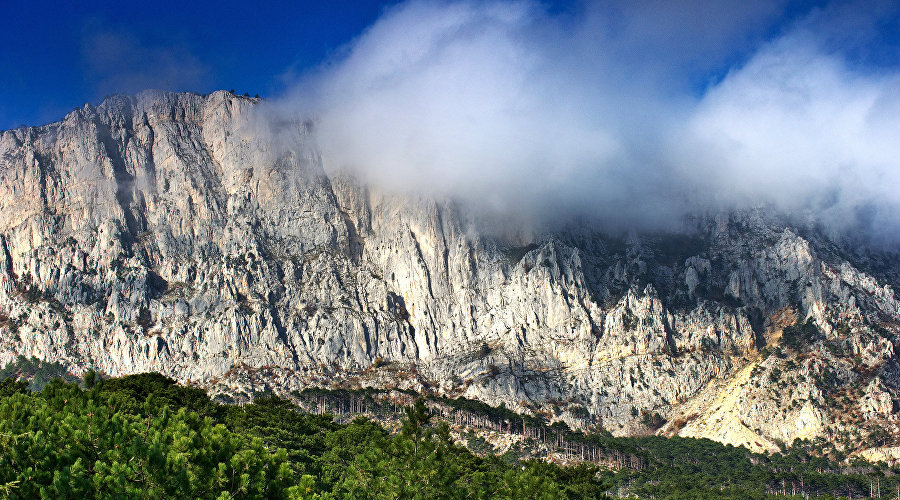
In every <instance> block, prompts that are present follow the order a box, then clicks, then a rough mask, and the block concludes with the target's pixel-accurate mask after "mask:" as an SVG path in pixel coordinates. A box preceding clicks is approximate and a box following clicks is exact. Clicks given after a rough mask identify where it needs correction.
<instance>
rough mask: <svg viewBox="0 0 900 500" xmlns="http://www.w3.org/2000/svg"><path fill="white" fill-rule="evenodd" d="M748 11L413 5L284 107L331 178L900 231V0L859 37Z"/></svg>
mask: <svg viewBox="0 0 900 500" xmlns="http://www.w3.org/2000/svg"><path fill="white" fill-rule="evenodd" d="M744 3H748V2H699V1H697V2H692V1H685V2H674V3H673V2H649V3H644V4H642V6H641V7H640V8H635V7H632V6H631V5H632V4H631V3H629V2H609V3H606V4H603V5H599V4H597V3H585V4H576V5H573V6H571V8H569V9H567V10H566V9H564V10H562V11H559V12H551V11H549V10H548V9H547V8H546V7H545V6H544V5H542V4H539V3H536V2H530V1H520V2H507V1H502V2H467V1H458V2H438V1H411V2H406V3H402V4H399V5H397V6H395V7H393V8H391V9H388V10H387V11H385V12H384V14H383V15H382V17H381V18H380V19H379V20H378V21H377V22H376V23H375V24H373V25H372V26H370V27H369V28H368V29H367V30H366V31H365V32H363V33H362V34H360V36H359V37H357V38H356V39H355V40H353V41H352V42H351V43H349V44H348V45H347V46H346V47H344V49H343V50H342V51H340V53H338V54H336V55H335V57H334V58H333V59H332V60H330V61H328V62H327V63H326V64H324V65H322V66H321V67H319V68H317V69H316V70H315V71H313V72H310V73H309V74H307V75H305V76H304V77H303V78H301V79H300V80H299V81H297V82H296V84H295V85H293V86H292V88H291V90H290V91H289V92H287V93H286V94H285V95H284V96H282V97H281V98H279V99H275V100H274V101H272V103H270V108H274V109H275V110H277V113H274V114H278V115H282V116H283V115H284V114H287V115H290V116H298V117H304V119H305V118H311V119H312V122H313V123H314V127H313V130H314V136H315V141H316V143H317V145H318V147H319V149H320V150H321V153H322V156H323V158H324V161H325V166H326V169H327V170H329V171H332V172H338V171H340V172H350V173H352V174H354V175H356V176H358V177H360V178H362V179H363V180H365V181H367V182H370V183H373V184H375V185H378V186H380V187H382V188H384V189H387V190H392V191H398V192H408V191H412V192H416V193H421V194H425V195H428V196H435V197H444V198H452V199H455V200H458V201H460V202H461V203H463V204H465V205H466V206H469V207H473V208H474V209H475V210H476V211H478V212H480V213H483V214H485V216H486V217H488V218H495V219H499V220H504V221H508V220H516V221H520V222H522V223H524V224H530V225H532V226H535V227H553V226H555V225H559V224H562V223H565V221H571V220H573V219H574V218H578V219H579V220H589V221H593V222H596V223H598V224H600V225H601V226H602V227H604V228H607V229H610V230H623V229H637V230H666V229H670V228H672V227H674V226H675V225H677V224H678V223H679V221H681V220H682V219H683V218H684V216H685V215H688V214H697V213H706V212H710V211H719V210H731V209H742V208H751V207H759V206H771V207H773V208H775V209H778V210H781V211H784V212H786V213H789V214H799V215H801V216H802V217H805V218H810V217H811V218H812V219H813V220H814V221H815V222H816V223H820V224H822V225H824V226H826V227H828V228H830V229H832V230H833V231H838V232H840V231H855V232H864V233H869V234H870V235H873V236H875V237H877V238H879V239H882V240H887V241H889V242H891V243H892V244H895V243H898V242H900V217H898V215H900V168H898V163H900V70H898V67H897V65H896V60H894V61H893V64H894V65H893V66H891V65H890V64H880V63H878V57H876V56H878V55H879V54H881V55H883V52H884V50H883V49H882V48H880V47H878V46H877V40H878V36H877V26H878V25H879V23H881V22H883V21H884V20H885V19H896V18H897V15H898V12H897V8H896V7H895V6H893V5H891V3H890V2H884V3H880V4H876V3H871V4H870V3H861V4H858V5H857V7H858V8H859V9H861V10H863V11H865V12H867V13H868V14H867V15H856V16H855V17H853V19H851V21H852V22H850V23H849V24H850V25H852V26H854V30H853V31H852V32H850V31H848V30H842V29H841V28H840V26H842V23H841V20H846V19H848V14H847V12H855V11H852V10H849V9H847V8H846V4H841V5H838V4H834V5H829V4H823V5H821V6H819V7H816V8H810V9H808V10H806V11H802V10H798V9H797V8H796V6H794V7H793V8H792V9H788V7H790V5H788V2H749V3H752V4H753V5H744ZM708 4H713V5H708ZM875 6H877V7H878V9H876V8H874V7H875ZM788 11H790V12H793V14H791V16H792V17H791V16H788V15H787V14H785V12H788ZM773 33H775V34H774V35H773ZM873 40H874V41H873ZM888 59H890V58H888ZM270 111H272V109H270Z"/></svg>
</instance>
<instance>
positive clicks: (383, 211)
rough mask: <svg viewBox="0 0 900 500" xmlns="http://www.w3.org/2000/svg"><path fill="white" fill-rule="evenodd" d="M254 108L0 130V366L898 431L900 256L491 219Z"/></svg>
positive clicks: (789, 232) (595, 418) (737, 427)
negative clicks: (357, 165) (497, 232)
mask: <svg viewBox="0 0 900 500" xmlns="http://www.w3.org/2000/svg"><path fill="white" fill-rule="evenodd" d="M259 109H261V107H260V104H259V103H258V101H257V100H256V99H251V98H243V97H239V96H235V95H232V94H230V93H227V92H221V91H220V92H216V93H213V94H210V95H207V96H201V95H195V94H173V93H161V92H145V93H142V94H139V95H137V96H133V97H128V96H116V97H113V98H109V99H107V100H106V101H104V102H103V103H102V104H100V105H99V106H96V107H95V106H91V105H85V106H84V107H82V108H78V109H76V110H75V111H73V112H72V113H70V114H69V115H68V116H66V117H65V118H64V119H63V120H62V121H60V122H57V123H53V124H50V125H47V126H43V127H30V128H19V129H15V130H9V131H5V132H2V133H0V251H2V253H0V365H3V364H7V363H10V362H12V361H13V360H14V359H15V358H16V356H18V355H24V356H31V357H36V358H39V359H43V360H46V361H50V362H54V361H59V362H62V363H64V364H66V365H68V366H70V367H71V368H72V369H73V370H74V371H76V372H77V371H81V370H85V369H87V368H90V367H92V368H95V369H97V370H98V371H101V372H103V373H107V374H110V375H119V374H125V373H134V372H143V371H151V370H152V371H158V372H161V373H164V374H167V375H170V376H172V377H174V378H176V379H178V380H181V381H185V382H190V383H194V384H197V385H200V386H203V387H205V388H207V389H208V390H209V391H211V393H215V394H220V395H221V397H222V398H225V399H230V400H240V399H242V398H248V397H251V395H252V393H253V391H256V390H262V389H264V388H269V389H272V390H275V391H276V392H289V391H292V390H296V389H300V388H303V387H306V386H310V385H320V386H338V385H344V386H351V387H353V386H395V385H396V386H401V387H406V388H413V389H416V390H420V391H433V392H436V393H440V394H445V395H451V396H452V395H464V396H466V397H471V398H476V399H480V400H483V401H485V402H488V403H491V404H500V403H503V404H506V405H507V406H508V407H511V408H516V409H517V410H519V411H526V412H539V413H544V414H546V415H547V416H548V417H549V418H552V419H560V420H564V421H566V422H568V423H570V424H572V425H575V426H578V427H586V428H600V427H602V428H605V429H608V430H609V431H611V432H613V433H614V434H617V435H623V434H635V433H645V432H660V433H663V434H676V433H677V434H681V435H686V436H697V437H709V438H711V439H715V440H718V441H722V442H726V443H733V444H742V445H745V446H748V447H750V448H752V449H757V450H772V449H775V448H777V447H778V446H780V445H781V444H790V443H791V442H792V441H793V440H794V439H796V438H801V439H819V438H821V439H824V440H828V441H833V442H838V443H841V446H844V447H846V448H848V449H851V448H852V449H861V448H871V447H876V446H877V447H883V446H888V445H892V444H893V445H895V444H897V442H896V441H895V440H894V438H893V436H897V435H898V434H900V428H898V418H897V413H896V411H895V409H896V406H897V404H896V400H897V398H898V394H900V392H898V391H900V365H898V363H897V356H896V352H895V350H896V345H897V340H898V337H897V335H898V333H900V303H898V299H897V298H896V297H895V292H894V290H895V288H896V286H897V276H898V269H900V262H898V260H897V258H896V255H893V254H889V253H879V252H876V251H872V252H868V251H865V252H863V251H860V252H856V251H854V252H848V251H847V250H846V246H841V245H839V244H835V243H834V242H832V241H831V240H829V239H827V238H825V237H823V236H821V235H820V234H819V233H818V232H816V231H815V230H814V228H808V227H801V226H797V225H794V224H791V223H789V222H787V221H786V220H782V219H780V218H778V217H776V216H774V215H771V214H768V213H766V212H765V211H763V210H756V211H745V212H740V213H730V214H720V215H717V216H709V217H699V218H697V219H696V220H694V221H691V222H689V223H688V224H687V226H688V227H687V228H686V229H685V230H683V231H679V232H678V233H677V234H676V233H673V234H632V235H628V236H625V237H614V236H609V235H604V234H601V233H597V232H594V231H591V230H589V229H585V228H573V227H569V228H566V229H560V230H559V231H557V232H554V233H548V234H542V235H539V236H535V237H533V238H529V239H528V240H523V239H522V238H519V239H512V238H498V237H493V236H490V235H489V234H487V233H482V232H479V231H478V225H477V224H476V223H474V222H473V221H472V219H471V217H470V216H468V215H467V214H466V213H465V211H464V210H463V208H462V207H459V206H457V205H456V204H454V203H453V202H451V201H439V200H431V199H426V198H423V197H415V196H403V195H397V194H391V193H387V192H383V191H381V190H379V189H377V188H375V187H373V186H363V185H360V184H359V183H358V182H356V181H355V180H354V179H352V178H350V177H348V176H344V175H340V174H336V173H332V172H326V170H325V169H324V168H323V161H322V159H321V158H320V157H319V155H318V154H317V152H316V149H315V148H314V146H313V145H312V140H311V138H310V128H311V127H312V125H311V124H309V123H302V122H298V123H284V122H272V121H266V120H262V119H261V118H260V116H261V115H260V113H259V112H258V110H259ZM872 453H874V452H872Z"/></svg>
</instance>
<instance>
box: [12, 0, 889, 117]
mask: <svg viewBox="0 0 900 500" xmlns="http://www.w3.org/2000/svg"><path fill="white" fill-rule="evenodd" d="M5 3H6V4H5V5H2V9H0V11H2V16H0V18H2V19H0V90H2V97H0V129H8V128H12V127H16V126H19V125H20V124H27V125H41V124H44V123H48V122H51V121H54V120H57V119H59V118H61V117H62V116H63V115H65V113H67V112H68V111H70V110H71V109H72V108H73V107H76V106H79V105H81V104H83V103H85V102H98V101H99V100H100V99H102V98H103V97H104V96H106V95H109V94H113V93H118V92H125V93H134V92H137V91H139V90H142V89H145V88H162V89H169V90H189V91H196V92H209V91H213V90H216V89H234V90H236V91H237V92H239V93H244V92H249V93H250V94H251V95H253V94H257V93H258V94H260V95H262V96H271V95H276V94H278V93H279V92H280V91H282V90H283V89H284V88H285V87H286V86H287V85H289V83H290V82H292V81H294V80H295V79H296V78H297V77H298V76H299V75H302V74H303V73H304V72H305V71H308V70H309V69H311V68H314V67H316V66H317V65H319V64H321V63H322V62H323V61H325V60H327V59H328V58H329V57H332V56H334V55H335V53H336V52H337V51H338V50H339V49H340V48H341V47H344V46H346V45H347V44H349V43H350V42H352V41H353V39H354V38H355V37H357V36H359V35H360V34H361V33H362V32H363V31H364V30H365V28H366V27H368V26H371V25H372V24H373V23H374V22H375V21H376V20H378V19H379V17H380V16H381V14H383V12H384V10H385V8H388V7H390V6H391V5H393V4H396V3H398V2H396V1H383V0H357V1H343V0H335V1H297V2H290V1H285V2H261V3H260V5H255V4H254V3H252V2H235V1H231V0H220V1H217V2H195V1H187V0H182V1H180V2H172V1H165V0H158V1H145V2H144V1H142V2H132V1H124V2H123V1H120V0H119V1H54V2H47V1H40V0H38V1H22V2H12V1H9V0H7V1H6V2H5ZM542 3H543V4H544V5H545V6H547V9H548V10H551V11H557V12H558V11H569V10H570V11H573V12H576V14H575V15H577V11H579V10H581V11H583V10H585V5H587V6H589V7H596V6H598V5H601V2H584V3H583V4H582V3H581V2H578V1H577V0H563V1H550V2H547V1H545V2H542ZM645 3H647V4H648V5H649V4H650V3H655V4H656V5H655V7H653V8H652V9H651V10H654V9H655V11H656V14H659V13H660V12H661V11H664V10H665V8H662V9H661V8H659V4H660V2H645ZM665 3H666V2H662V4H665ZM692 3H693V4H697V2H692V1H691V0H688V1H687V2H685V5H686V6H687V7H685V8H684V9H682V8H680V7H679V8H678V9H677V10H681V11H682V13H683V11H685V10H686V11H688V12H687V14H688V16H687V17H686V18H687V19H688V25H686V26H684V29H685V30H692V29H693V30H696V29H697V27H696V26H693V27H692V26H690V25H689V18H690V17H691V15H692V14H691V12H689V11H690V10H691V7H690V6H689V5H688V4H692ZM702 3H703V2H700V4H702ZM714 3H717V2H714ZM732 3H734V5H735V6H736V7H735V14H736V15H735V18H738V17H739V16H740V15H744V14H747V12H748V11H749V10H751V8H748V7H746V6H742V5H741V4H742V2H729V1H723V2H722V5H725V4H732ZM815 3H818V4H834V3H835V2H815ZM872 3H873V4H874V3H877V2H872ZM885 3H887V4H891V3H894V4H896V3H897V2H882V4H885ZM628 4H629V2H621V1H611V2H602V7H601V8H604V9H605V8H609V9H610V10H615V9H619V10H628V9H632V8H631V7H626V8H624V9H623V7H622V6H623V5H628ZM638 4H640V2H638ZM750 4H753V5H766V6H768V7H767V9H768V11H767V12H762V13H759V14H758V15H757V14H756V13H751V14H753V16H751V18H752V19H753V20H754V21H753V22H754V24H752V25H748V26H747V28H746V30H747V32H748V33H750V35H748V36H747V37H744V38H740V37H738V38H737V39H734V38H732V39H729V40H728V42H729V44H730V45H727V49H728V51H730V53H728V54H725V55H724V57H723V54H721V53H718V54H712V53H711V52H709V51H708V50H707V51H705V52H704V50H700V51H699V52H698V54H699V57H706V55H707V54H712V55H711V56H710V57H712V59H714V61H712V63H711V64H709V65H702V64H701V65H699V66H698V67H697V68H696V70H695V71H694V73H693V74H692V75H689V77H690V78H693V79H694V82H693V83H694V84H696V85H698V86H699V91H702V87H703V85H704V83H705V82H706V81H707V80H709V79H710V78H712V77H714V76H715V75H717V74H719V75H724V74H725V73H726V72H727V71H728V70H729V69H730V65H731V64H732V63H735V62H738V63H739V62H740V61H741V59H742V57H744V56H746V55H747V54H750V53H752V50H753V47H752V44H753V43H754V42H758V41H760V39H761V38H765V37H767V36H774V35H775V34H777V33H778V31H779V30H780V29H782V28H783V27H784V26H785V25H786V24H788V23H790V22H793V21H794V20H795V19H796V18H798V17H800V16H805V15H807V14H808V12H809V11H810V10H811V5H812V2H802V1H791V0H783V1H780V0H773V1H767V2H750ZM869 4H870V3H869V2H858V3H857V5H862V6H864V7H862V8H863V9H865V8H867V7H865V6H867V5H869ZM573 5H576V6H579V5H580V6H579V7H573ZM752 9H756V7H755V6H754V7H752ZM674 10H676V9H673V11H674ZM707 10H710V9H707ZM719 10H721V9H719ZM758 10H759V9H758ZM763 10H765V9H763ZM738 11H740V12H738ZM627 15H628V14H627V13H626V14H625V15H624V16H625V17H627ZM613 17H614V16H613ZM851 21H852V20H851ZM663 22H664V20H663ZM672 22H673V23H675V24H677V23H685V18H680V19H673V21H672ZM711 22H712V23H713V24H715V23H721V22H722V21H721V20H712V21H711ZM878 22H879V23H881V25H880V26H879V27H878V31H877V34H876V35H875V36H876V37H881V38H876V39H875V40H869V41H868V42H866V44H865V45H864V47H865V49H866V50H867V51H868V52H869V53H868V55H866V56H865V57H861V59H860V60H866V57H869V58H874V59H879V58H880V59H881V60H880V61H876V62H877V63H881V64H894V65H896V64H897V62H898V61H897V60H896V59H897V56H898V51H897V50H896V48H897V37H896V34H897V31H898V21H897V17H896V16H887V18H885V17H884V16H880V17H879V18H878ZM724 24H725V23H723V25H724ZM729 29H733V27H731V28H729ZM735 40H737V42H735ZM656 42H658V40H657V41H655V42H654V43H656ZM709 43H710V44H716V43H721V40H716V39H715V38H714V37H713V38H712V39H711V40H710V42H709ZM689 49H690V48H689ZM707 49H708V47H707ZM670 50H672V51H678V50H681V49H680V48H678V47H677V46H676V47H671V49H670ZM872 54H875V55H874V56H873V55H872Z"/></svg>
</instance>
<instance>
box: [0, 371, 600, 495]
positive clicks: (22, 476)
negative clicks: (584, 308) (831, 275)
mask: <svg viewBox="0 0 900 500" xmlns="http://www.w3.org/2000/svg"><path fill="white" fill-rule="evenodd" d="M83 385H84V387H81V386H79V385H77V384H75V383H69V382H65V381H63V380H60V379H56V380H53V381H51V382H50V383H48V384H47V385H45V386H44V387H43V389H42V390H41V391H40V392H31V391H30V390H29V389H28V384H27V383H26V382H20V381H15V380H13V379H12V378H7V379H5V380H3V381H0V496H2V497H4V498H73V497H78V498H216V499H226V498H270V499H278V498H567V497H573V496H576V497H589V498H602V497H603V496H604V493H603V492H604V491H606V490H607V489H609V488H610V487H611V483H608V482H606V483H605V482H604V481H603V479H602V478H601V476H598V475H597V470H595V469H594V468H591V467H580V468H579V467H574V468H562V467H557V466H553V465H550V464H546V463H541V462H536V461H534V462H523V463H516V464H510V463H507V462H506V461H504V460H502V459H500V458H499V457H494V456H490V457H478V456H476V455H473V454H472V453H470V452H469V451H468V450H466V449H465V448H464V447H461V446H457V445H454V444H453V440H452V439H451V437H450V431H449V428H448V426H447V424H446V423H445V422H439V421H436V420H434V419H433V417H432V415H431V413H430V412H429V411H428V409H427V408H426V407H425V405H424V404H423V403H422V402H421V400H420V401H419V402H418V403H416V404H414V405H412V406H410V407H407V409H406V411H405V418H404V419H403V422H402V427H401V430H400V431H399V432H398V433H397V434H395V435H391V434H390V433H388V432H387V431H386V430H385V429H384V428H383V427H382V426H380V425H379V424H377V423H375V422H373V421H371V420H368V419H365V418H359V419H356V420H354V421H352V422H349V423H343V424H340V423H336V422H335V421H334V419H333V418H331V417H330V416H327V415H314V414H309V413H301V412H299V411H297V407H296V406H295V405H294V404H293V403H290V402H288V401H285V400H282V399H278V398H275V397H265V398H260V399H257V400H256V401H255V402H254V403H253V404H249V405H244V406H237V405H222V404H218V403H216V402H214V401H212V400H210V399H209V398H208V397H207V396H206V394H205V393H204V392H203V391H202V390H199V389H194V388H188V387H182V386H179V385H177V384H175V383H174V381H172V380H171V379H168V378H165V377H163V376H161V375H158V374H143V375H133V376H128V377H123V378H118V379H109V380H102V381H98V380H97V379H96V377H87V378H86V380H85V383H84V384H83Z"/></svg>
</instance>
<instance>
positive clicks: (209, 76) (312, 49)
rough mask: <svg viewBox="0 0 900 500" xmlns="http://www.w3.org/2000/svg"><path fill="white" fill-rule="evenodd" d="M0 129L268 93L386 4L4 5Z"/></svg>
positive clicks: (353, 32)
mask: <svg viewBox="0 0 900 500" xmlns="http://www.w3.org/2000/svg"><path fill="white" fill-rule="evenodd" d="M3 4H4V5H3V8H2V11H3V15H2V19H0V89H2V92H3V93H2V98H0V129H7V128H13V127H17V126H19V125H20V124H23V123H24V124H27V125H41V124H44V123H47V122H50V121H55V120H57V119H59V118H61V117H62V116H63V115H64V114H65V113H67V112H68V111H71V110H72V108H73V107H76V106H79V105H80V104H83V103H84V102H96V101H98V99H101V98H102V97H103V96H105V95H108V94H112V93H117V92H126V93H133V92H137V91H139V90H142V89H145V88H165V89H169V90H191V91H197V92H209V91H212V90H216V89H235V90H239V91H240V92H241V93H243V92H250V93H251V95H252V94H256V93H259V94H261V95H269V94H272V93H274V92H278V91H280V90H282V89H283V88H284V86H285V83H286V82H287V81H289V80H290V79H291V78H292V77H293V75H294V74H296V73H298V72H302V71H304V70H305V69H306V68H308V67H310V66H314V65H316V64H318V63H320V62H321V61H323V60H324V59H326V58H328V57H329V56H330V55H331V54H333V53H334V51H335V50H337V49H339V48H340V47H341V46H342V45H344V44H346V43H347V42H349V41H350V40H352V39H353V37H354V36H357V35H358V34H359V33H360V32H361V31H362V30H363V29H364V28H365V27H366V26H368V25H370V24H372V23H373V22H374V21H375V20H376V19H377V18H378V16H379V15H380V13H381V12H382V9H383V7H384V6H385V5H390V2H384V1H376V0H358V1H342V0H337V1H330V2H303V1H299V2H289V1H285V2H260V5H254V3H253V2H235V1H230V0H221V1H216V2H194V1H180V2H172V1H148V2H132V1H125V2H122V1H77V2H70V1H52V2H48V1H42V0H37V1H33V2H30V1H28V2H25V1H23V2H12V1H7V2H3Z"/></svg>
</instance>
